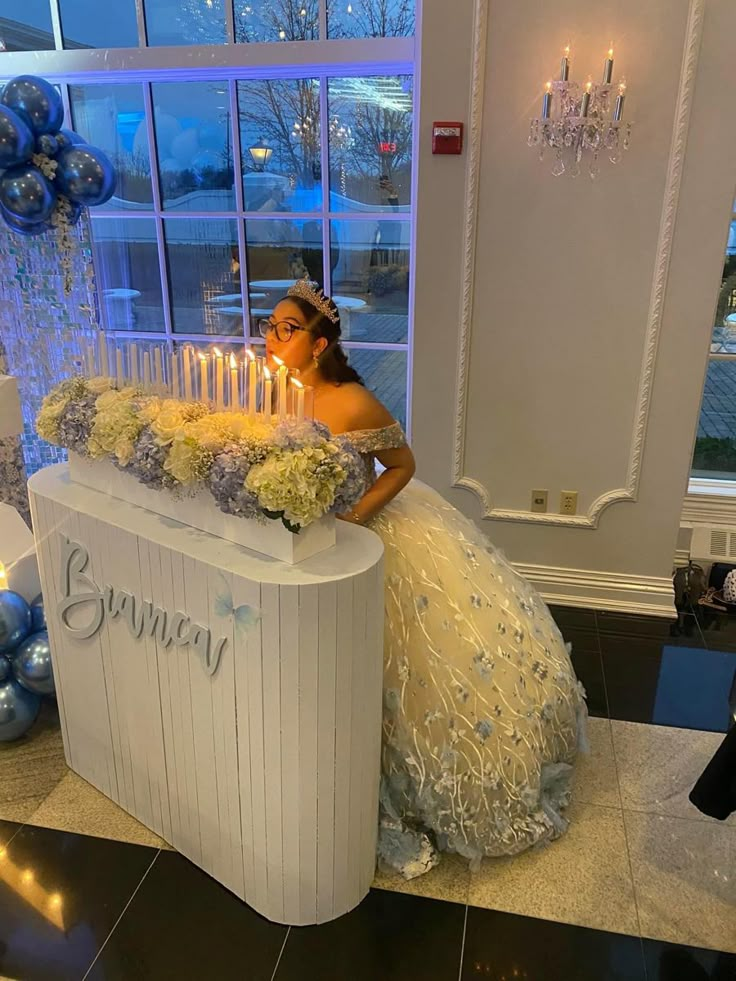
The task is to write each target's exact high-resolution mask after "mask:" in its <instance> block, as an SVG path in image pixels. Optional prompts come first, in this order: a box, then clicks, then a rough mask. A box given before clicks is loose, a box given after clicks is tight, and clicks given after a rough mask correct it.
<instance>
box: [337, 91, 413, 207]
mask: <svg viewBox="0 0 736 981" xmlns="http://www.w3.org/2000/svg"><path fill="white" fill-rule="evenodd" d="M412 91H413V79H412V77H411V76H409V75H404V76H387V77H379V78H332V79H330V81H329V90H328V94H329V112H330V125H329V141H330V202H331V204H330V207H331V209H332V211H408V210H409V204H410V200H411V154H412V145H411V144H412Z"/></svg>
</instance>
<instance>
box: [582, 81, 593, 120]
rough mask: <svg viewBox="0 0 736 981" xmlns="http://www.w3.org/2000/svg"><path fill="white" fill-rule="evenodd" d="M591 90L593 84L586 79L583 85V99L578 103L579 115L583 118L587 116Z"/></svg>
mask: <svg viewBox="0 0 736 981" xmlns="http://www.w3.org/2000/svg"><path fill="white" fill-rule="evenodd" d="M592 88H593V83H592V82H591V81H590V79H588V81H587V82H586V83H585V91H584V92H583V98H582V100H581V102H580V115H581V116H582V117H585V116H587V115H588V109H589V108H590V90H591V89H592Z"/></svg>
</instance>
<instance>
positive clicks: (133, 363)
mask: <svg viewBox="0 0 736 981" xmlns="http://www.w3.org/2000/svg"><path fill="white" fill-rule="evenodd" d="M128 351H129V352H130V380H131V383H132V384H133V385H137V384H138V345H137V344H131V345H130V347H129V348H128Z"/></svg>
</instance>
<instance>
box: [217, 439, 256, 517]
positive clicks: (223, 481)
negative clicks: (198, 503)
mask: <svg viewBox="0 0 736 981" xmlns="http://www.w3.org/2000/svg"><path fill="white" fill-rule="evenodd" d="M265 455H266V450H265V448H264V447H263V446H262V445H261V446H258V445H256V444H252V445H251V444H247V443H242V444H232V445H230V446H227V447H226V448H225V449H224V450H223V452H222V453H218V454H217V456H216V457H215V461H214V463H213V464H212V469H211V470H210V478H209V486H210V491H211V493H212V496H213V497H214V499H215V502H216V503H217V506H218V508H219V509H220V510H221V511H224V512H225V514H236V515H238V516H239V517H241V518H255V517H257V516H258V515H259V514H260V509H259V507H258V497H257V496H256V495H255V494H252V493H251V492H250V491H248V490H246V487H245V478H246V477H247V476H248V471H249V470H250V468H251V467H252V466H253V465H254V464H255V463H260V462H261V460H262V459H263V458H264V456H265Z"/></svg>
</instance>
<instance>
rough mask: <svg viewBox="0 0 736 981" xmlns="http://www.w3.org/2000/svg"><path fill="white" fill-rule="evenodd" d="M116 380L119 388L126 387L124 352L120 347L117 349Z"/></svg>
mask: <svg viewBox="0 0 736 981" xmlns="http://www.w3.org/2000/svg"><path fill="white" fill-rule="evenodd" d="M115 381H116V382H117V386H118V388H124V387H125V372H124V371H123V352H122V351H121V349H120V348H118V349H117V350H116V351H115Z"/></svg>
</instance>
